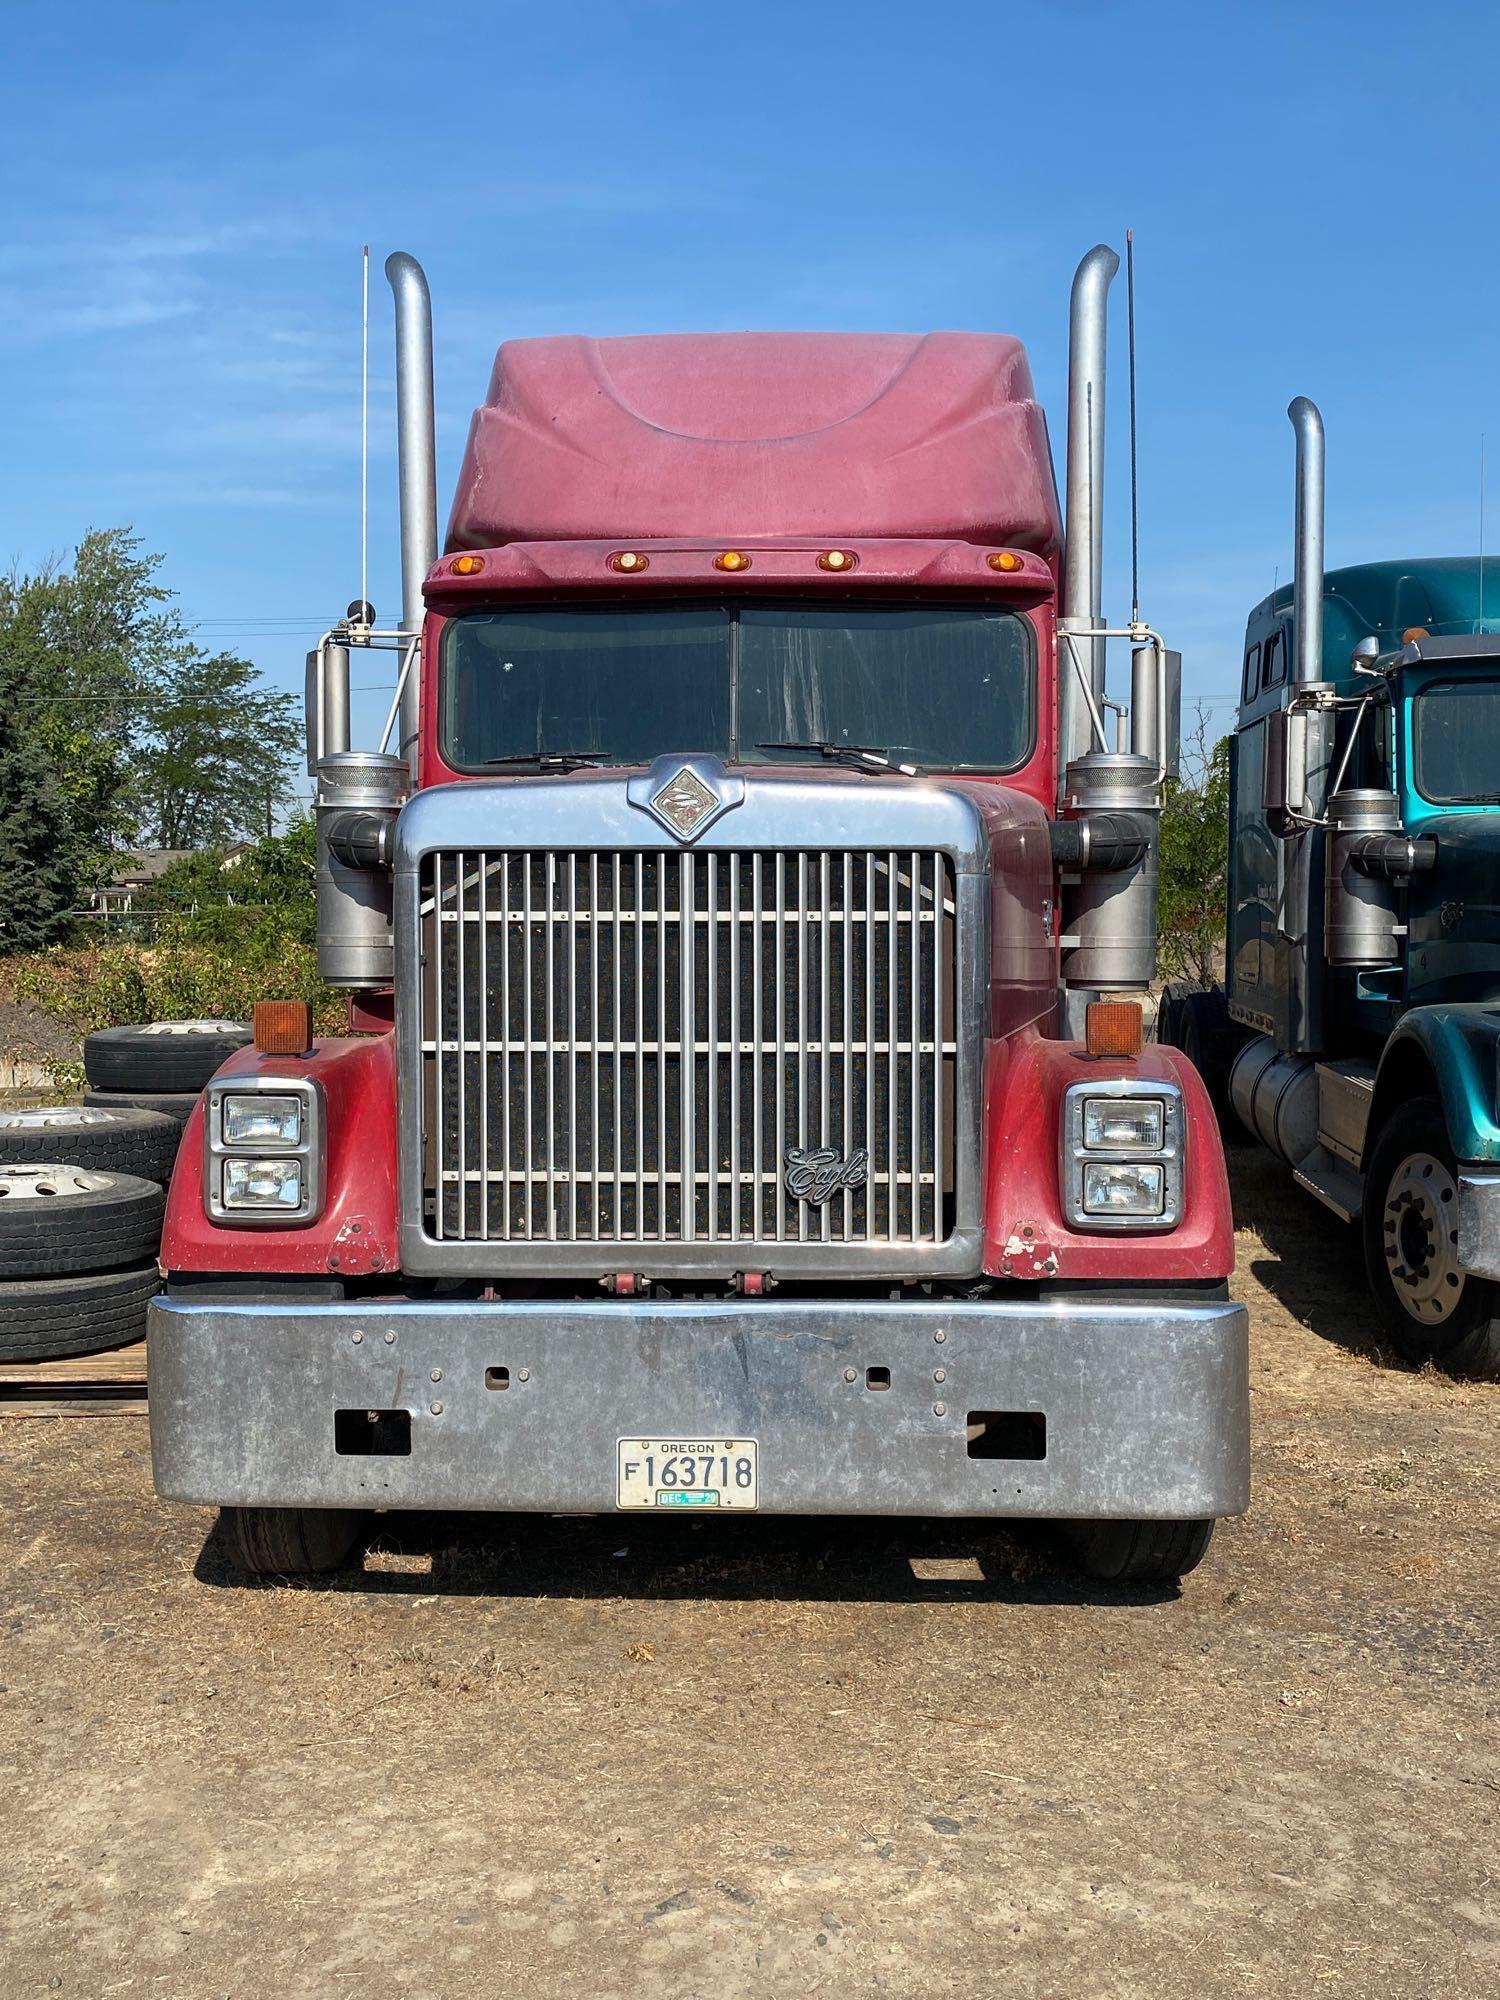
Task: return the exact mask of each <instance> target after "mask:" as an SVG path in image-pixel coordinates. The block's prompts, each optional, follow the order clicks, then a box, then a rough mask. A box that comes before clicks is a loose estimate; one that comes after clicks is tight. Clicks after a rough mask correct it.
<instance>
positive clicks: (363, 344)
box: [359, 243, 370, 617]
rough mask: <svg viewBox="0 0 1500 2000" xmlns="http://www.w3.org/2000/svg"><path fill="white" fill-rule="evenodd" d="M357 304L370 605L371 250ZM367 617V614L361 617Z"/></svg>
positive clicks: (364, 552)
mask: <svg viewBox="0 0 1500 2000" xmlns="http://www.w3.org/2000/svg"><path fill="white" fill-rule="evenodd" d="M362 262H363V273H362V283H361V287H360V301H359V601H360V603H361V605H366V604H368V603H369V601H370V579H369V551H370V246H369V244H368V243H367V244H365V246H364V251H363V255H362ZM364 615H365V616H366V617H368V615H369V614H368V612H366V613H365V614H364Z"/></svg>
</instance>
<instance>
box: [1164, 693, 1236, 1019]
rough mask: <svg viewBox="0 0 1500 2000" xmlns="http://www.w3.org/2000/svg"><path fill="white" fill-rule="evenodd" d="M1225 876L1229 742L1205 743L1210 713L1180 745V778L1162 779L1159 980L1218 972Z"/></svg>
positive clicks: (1201, 978)
mask: <svg viewBox="0 0 1500 2000" xmlns="http://www.w3.org/2000/svg"><path fill="white" fill-rule="evenodd" d="M1228 874H1229V740H1228V738H1227V737H1221V738H1220V739H1219V741H1218V742H1217V743H1215V744H1213V745H1212V746H1210V744H1209V742H1208V725H1207V717H1206V715H1205V714H1204V713H1203V712H1202V711H1201V710H1200V711H1199V715H1198V723H1197V727H1196V729H1195V730H1194V731H1193V732H1192V735H1191V736H1190V737H1189V739H1188V741H1187V743H1186V744H1184V746H1183V760H1182V776H1181V777H1180V778H1177V779H1171V780H1169V781H1168V784H1167V791H1166V800H1165V803H1164V805H1163V808H1162V816H1161V903H1160V907H1159V912H1158V929H1159V934H1160V949H1159V954H1158V969H1159V971H1160V973H1161V976H1162V978H1163V979H1196V980H1197V982H1198V984H1199V985H1200V986H1211V985H1212V984H1213V983H1214V981H1215V980H1216V979H1217V978H1218V977H1219V976H1220V974H1221V971H1222V968H1221V966H1220V963H1219V956H1220V953H1221V951H1222V949H1223V944H1224V898H1225V895H1226V893H1227V882H1228Z"/></svg>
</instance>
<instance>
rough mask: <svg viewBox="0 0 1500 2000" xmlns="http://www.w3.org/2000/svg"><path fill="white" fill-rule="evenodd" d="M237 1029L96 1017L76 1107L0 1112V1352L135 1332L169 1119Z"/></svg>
mask: <svg viewBox="0 0 1500 2000" xmlns="http://www.w3.org/2000/svg"><path fill="white" fill-rule="evenodd" d="M249 1039H250V1029H249V1027H248V1026H247V1025H246V1024H244V1023H241V1022H237V1021H153V1022H149V1023H145V1024H143V1025H141V1026H140V1027H131V1028H104V1029H101V1030H100V1031H99V1032H98V1033H97V1034H93V1035H90V1036H88V1037H87V1039H86V1040H85V1043H84V1073H85V1075H86V1077H87V1079H88V1088H87V1089H86V1090H85V1092H84V1101H83V1103H82V1104H81V1105H59V1106H57V1107H55V1108H43V1109H34V1110H33V1109H28V1110H15V1111H6V1110H0V1359H4V1360H6V1361H52V1360H58V1359H61V1358H62V1357H64V1356H66V1355H73V1354H90V1353H95V1352H98V1351H100V1350H102V1349H105V1348H111V1347H124V1346H128V1345H130V1344H131V1343H133V1342H135V1341H138V1340H141V1339H143V1338H144V1337H145V1332H146V1307H147V1303H148V1301H149V1300H150V1299H151V1297H152V1296H153V1294H154V1293H155V1292H156V1291H157V1289H158V1287H159V1282H160V1281H159V1277H158V1272H157V1262H156V1259H157V1252H158V1250H159V1248H160V1245H161V1224H162V1213H163V1209H164V1207H165V1202H166V1196H165V1188H166V1184H167V1182H168V1180H169V1179H170V1178H171V1173H172V1165H173V1162H174V1160H175V1159H176V1157H177V1147H178V1143H179V1141H180V1140H181V1137H182V1128H183V1125H184V1124H185V1123H186V1121H187V1117H188V1114H189V1112H191V1110H192V1108H193V1106H194V1104H195V1103H196V1102H197V1100H198V1093H199V1092H200V1091H201V1089H202V1088H203V1086H204V1084H205V1083H207V1082H208V1080H209V1078H210V1077H211V1076H212V1075H213V1074H214V1072H215V1071H216V1070H217V1069H218V1068H219V1067H220V1065H221V1064H222V1063H223V1062H224V1060H225V1059H226V1057H228V1056H229V1055H231V1054H232V1053H233V1051H234V1050H235V1049H237V1048H239V1047H241V1046H242V1045H243V1044H244V1043H245V1042H247V1041H248V1040H249Z"/></svg>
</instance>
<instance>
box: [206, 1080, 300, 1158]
mask: <svg viewBox="0 0 1500 2000" xmlns="http://www.w3.org/2000/svg"><path fill="white" fill-rule="evenodd" d="M219 1105H220V1109H219V1136H220V1138H221V1139H222V1140H223V1141H224V1144H225V1145H226V1146H295V1145H296V1144H297V1142H298V1140H299V1139H300V1138H301V1137H302V1100H301V1098H300V1097H284V1096H280V1095H277V1096H273V1095H272V1094H271V1092H270V1091H268V1090H258V1091H256V1092H254V1093H253V1094H252V1095H249V1096H234V1095H231V1094H230V1093H229V1092H228V1091H226V1092H225V1093H224V1096H223V1097H222V1098H221V1099H220V1100H219Z"/></svg>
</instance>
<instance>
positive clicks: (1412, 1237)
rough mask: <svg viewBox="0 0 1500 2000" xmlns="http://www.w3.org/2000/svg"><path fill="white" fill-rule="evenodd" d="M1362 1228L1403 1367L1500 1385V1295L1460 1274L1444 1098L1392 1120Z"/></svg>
mask: <svg viewBox="0 0 1500 2000" xmlns="http://www.w3.org/2000/svg"><path fill="white" fill-rule="evenodd" d="M1360 1222H1361V1229H1362V1233H1363V1237H1364V1250H1365V1271H1366V1274H1367V1276H1368V1278H1369V1281H1370V1290H1371V1291H1372V1292H1373V1293H1374V1295H1375V1304H1376V1307H1377V1309H1378V1310H1379V1313H1380V1318H1381V1322H1382V1324H1383V1325H1384V1327H1385V1330H1386V1333H1387V1335H1388V1336H1389V1338H1390V1342H1391V1345H1392V1346H1393V1347H1394V1348H1395V1350H1396V1352H1397V1353H1398V1354H1399V1355H1400V1356H1401V1358H1402V1360H1403V1361H1410V1362H1411V1363H1412V1364H1413V1366H1415V1367H1421V1366H1422V1365H1423V1363H1425V1362H1429V1361H1430V1362H1432V1363H1433V1365H1434V1366H1435V1367H1438V1368H1442V1369H1446V1370H1447V1372H1448V1373H1449V1374H1452V1375H1486V1376H1492V1377H1493V1376H1500V1288H1497V1287H1496V1285H1495V1284H1494V1282H1493V1281H1492V1280H1491V1279H1489V1278H1476V1277H1474V1276H1472V1275H1471V1274H1470V1273H1469V1272H1467V1271H1465V1270H1463V1269H1462V1268H1461V1267H1460V1265H1459V1262H1458V1168H1457V1164H1456V1162H1455V1160H1454V1157H1453V1147H1452V1145H1451V1144H1450V1142H1449V1139H1448V1128H1447V1126H1446V1125H1445V1123H1444V1122H1443V1113H1442V1109H1441V1107H1440V1106H1439V1104H1438V1103H1437V1101H1436V1099H1435V1098H1431V1097H1418V1098H1413V1099H1412V1100H1411V1101H1410V1102H1409V1103H1407V1104H1403V1105H1401V1106H1399V1107H1398V1109H1397V1110H1396V1111H1395V1112H1393V1113H1392V1115H1391V1117H1390V1118H1389V1119H1388V1120H1387V1122H1386V1125H1385V1127H1384V1129H1383V1130H1382V1132H1381V1133H1380V1136H1379V1137H1378V1138H1377V1139H1376V1141H1375V1145H1374V1149H1373V1151H1372V1152H1371V1155H1370V1166H1369V1171H1368V1173H1367V1174H1366V1175H1365V1199H1364V1208H1363V1213H1362V1215H1361V1218H1360Z"/></svg>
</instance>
